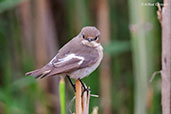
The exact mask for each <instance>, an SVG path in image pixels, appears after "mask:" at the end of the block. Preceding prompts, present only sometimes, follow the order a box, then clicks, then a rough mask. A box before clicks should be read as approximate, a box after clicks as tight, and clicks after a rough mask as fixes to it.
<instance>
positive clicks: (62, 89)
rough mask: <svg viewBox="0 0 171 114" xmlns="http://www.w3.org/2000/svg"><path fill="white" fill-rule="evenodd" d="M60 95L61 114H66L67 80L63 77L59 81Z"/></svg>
mask: <svg viewBox="0 0 171 114" xmlns="http://www.w3.org/2000/svg"><path fill="white" fill-rule="evenodd" d="M59 97H60V104H61V114H65V82H64V78H61V80H60V82H59Z"/></svg>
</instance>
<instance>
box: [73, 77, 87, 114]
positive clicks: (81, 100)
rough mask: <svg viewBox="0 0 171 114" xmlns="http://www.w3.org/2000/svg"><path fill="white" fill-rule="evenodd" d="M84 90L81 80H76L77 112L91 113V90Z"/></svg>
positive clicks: (82, 113)
mask: <svg viewBox="0 0 171 114" xmlns="http://www.w3.org/2000/svg"><path fill="white" fill-rule="evenodd" d="M85 87H86V86H85ZM83 91H84V89H83V87H82V85H81V83H80V81H79V80H76V114H89V101H90V91H85V92H84V93H83Z"/></svg>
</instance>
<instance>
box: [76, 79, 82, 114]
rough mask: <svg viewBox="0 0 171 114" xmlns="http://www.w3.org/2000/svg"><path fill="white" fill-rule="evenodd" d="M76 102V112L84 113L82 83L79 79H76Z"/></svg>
mask: <svg viewBox="0 0 171 114" xmlns="http://www.w3.org/2000/svg"><path fill="white" fill-rule="evenodd" d="M75 85H76V93H75V94H76V100H75V101H76V103H75V108H76V114H82V107H81V93H82V91H81V83H80V81H79V80H76V84H75Z"/></svg>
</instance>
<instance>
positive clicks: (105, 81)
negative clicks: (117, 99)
mask: <svg viewBox="0 0 171 114" xmlns="http://www.w3.org/2000/svg"><path fill="white" fill-rule="evenodd" d="M108 4H109V3H108V0H98V10H97V20H98V28H99V29H100V32H101V42H102V43H103V44H105V45H107V44H109V43H110V19H109V5H108ZM110 63H111V58H110V55H109V54H107V53H105V54H104V58H103V60H102V63H101V66H100V88H101V91H100V92H101V105H102V113H103V114H112V109H111V107H112V106H111V104H112V103H111V92H110V91H111V90H110V88H111V75H112V74H111V66H110Z"/></svg>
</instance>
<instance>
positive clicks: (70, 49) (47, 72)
mask: <svg viewBox="0 0 171 114" xmlns="http://www.w3.org/2000/svg"><path fill="white" fill-rule="evenodd" d="M70 54H75V55H76V56H78V57H82V58H84V60H82V59H78V57H77V58H72V59H69V60H68V61H66V62H61V60H62V59H63V58H65V57H66V56H67V55H70ZM98 57H99V55H98V51H97V50H96V49H94V48H91V47H88V46H85V45H83V44H82V43H81V40H80V39H79V38H74V39H72V40H71V41H70V42H69V43H67V44H66V45H65V46H63V47H62V48H61V49H60V50H59V52H58V54H57V55H56V56H55V57H54V58H53V59H52V60H51V61H50V62H49V63H48V64H47V65H45V66H44V67H43V68H41V69H38V70H34V71H31V72H28V73H26V75H32V76H34V77H36V78H38V77H41V78H43V77H46V76H52V75H58V74H62V73H68V72H72V71H75V70H78V69H81V68H85V67H89V66H91V65H93V64H95V63H96V62H97V60H98ZM60 62H61V63H60Z"/></svg>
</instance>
